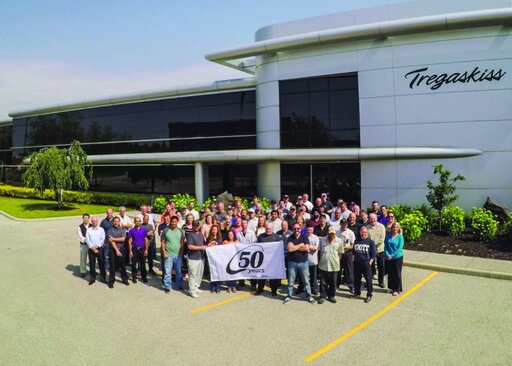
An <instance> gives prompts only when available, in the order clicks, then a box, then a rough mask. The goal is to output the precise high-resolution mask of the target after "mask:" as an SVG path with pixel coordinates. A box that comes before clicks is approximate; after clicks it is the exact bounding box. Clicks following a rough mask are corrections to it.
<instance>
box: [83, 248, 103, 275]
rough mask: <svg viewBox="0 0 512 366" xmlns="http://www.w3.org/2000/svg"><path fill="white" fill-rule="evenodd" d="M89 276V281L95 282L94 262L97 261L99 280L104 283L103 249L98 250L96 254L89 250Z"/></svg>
mask: <svg viewBox="0 0 512 366" xmlns="http://www.w3.org/2000/svg"><path fill="white" fill-rule="evenodd" d="M88 254H89V274H90V276H91V280H96V260H98V266H99V267H100V279H101V280H102V281H105V278H106V277H107V273H106V271H105V256H104V252H103V248H98V253H94V252H93V251H92V250H91V249H89V253H88Z"/></svg>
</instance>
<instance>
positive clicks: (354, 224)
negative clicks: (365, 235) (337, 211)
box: [347, 212, 361, 239]
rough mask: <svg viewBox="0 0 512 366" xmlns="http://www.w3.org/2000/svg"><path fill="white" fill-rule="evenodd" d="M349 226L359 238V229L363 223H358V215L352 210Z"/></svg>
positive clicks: (348, 220)
mask: <svg viewBox="0 0 512 366" xmlns="http://www.w3.org/2000/svg"><path fill="white" fill-rule="evenodd" d="M347 222H348V228H349V229H350V230H352V232H353V233H354V235H355V236H356V239H357V238H359V229H360V228H361V225H359V224H358V223H357V216H356V214H355V213H353V212H351V213H350V215H348V219H347Z"/></svg>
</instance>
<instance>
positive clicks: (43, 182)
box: [22, 141, 92, 209]
mask: <svg viewBox="0 0 512 366" xmlns="http://www.w3.org/2000/svg"><path fill="white" fill-rule="evenodd" d="M27 163H28V164H30V165H29V166H28V168H27V170H26V171H25V173H23V175H22V179H23V183H24V184H25V186H27V187H30V188H34V189H35V190H36V191H39V192H40V193H41V194H42V193H43V191H44V190H45V189H51V190H54V191H55V198H56V199H57V203H58V207H59V209H60V208H62V194H63V191H64V190H65V189H74V190H78V191H85V190H87V189H88V188H89V180H90V179H91V177H92V164H91V162H90V160H89V159H88V157H87V154H86V153H85V151H84V150H83V149H82V147H81V146H80V142H78V141H73V143H72V144H71V146H70V147H69V148H67V149H58V148H56V147H55V146H52V147H46V148H43V149H41V150H39V151H36V152H33V153H32V154H31V155H30V156H29V158H28V159H27Z"/></svg>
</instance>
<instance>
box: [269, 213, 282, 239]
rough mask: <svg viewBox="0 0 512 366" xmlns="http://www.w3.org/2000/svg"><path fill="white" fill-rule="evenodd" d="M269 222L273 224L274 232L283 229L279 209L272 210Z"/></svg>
mask: <svg viewBox="0 0 512 366" xmlns="http://www.w3.org/2000/svg"><path fill="white" fill-rule="evenodd" d="M267 223H269V224H271V225H272V232H273V233H274V234H275V233H277V232H278V231H279V230H281V219H280V218H279V212H278V211H277V210H272V211H271V212H270V219H269V220H267Z"/></svg>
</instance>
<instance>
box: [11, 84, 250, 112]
mask: <svg viewBox="0 0 512 366" xmlns="http://www.w3.org/2000/svg"><path fill="white" fill-rule="evenodd" d="M254 87H256V80H255V79H254V78H244V79H231V80H220V81H215V82H213V83H208V84H197V85H190V86H184V87H176V88H174V89H166V90H159V91H152V92H147V93H140V94H128V95H124V96H117V97H109V98H103V99H95V100H89V101H81V102H76V103H68V104H63V105H56V106H50V107H44V108H37V109H31V110H25V111H15V112H11V113H9V116H10V117H12V118H21V117H30V116H35V115H40V114H49V113H58V112H67V111H72V110H77V109H84V108H94V107H107V106H112V105H117V104H126V103H133V102H147V101H151V100H157V99H164V98H171V97H182V96H187V95H195V94H202V93H214V92H225V91H233V90H237V89H249V88H254Z"/></svg>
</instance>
